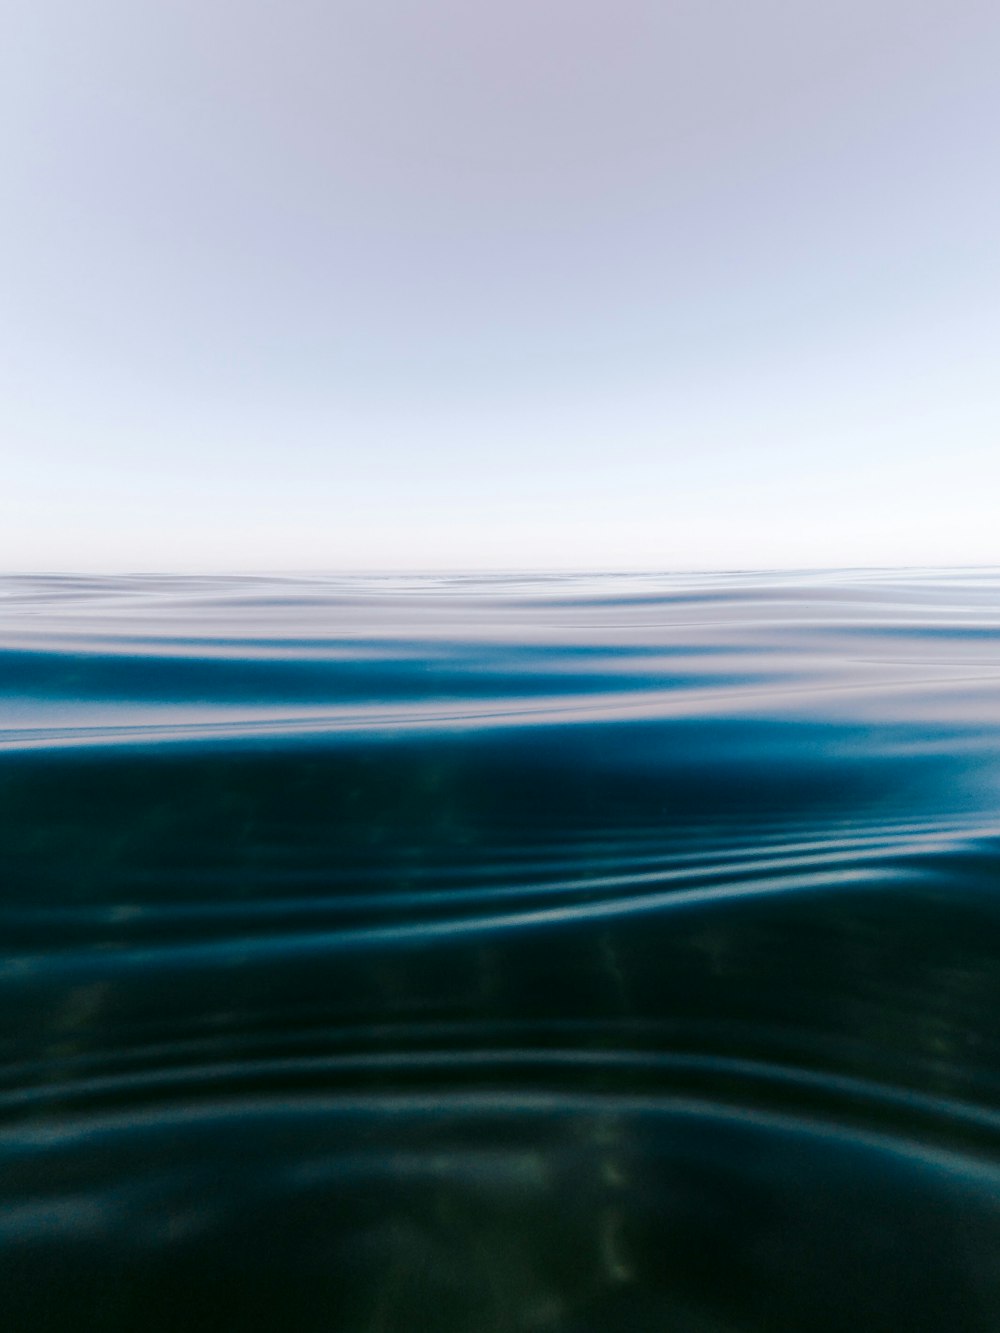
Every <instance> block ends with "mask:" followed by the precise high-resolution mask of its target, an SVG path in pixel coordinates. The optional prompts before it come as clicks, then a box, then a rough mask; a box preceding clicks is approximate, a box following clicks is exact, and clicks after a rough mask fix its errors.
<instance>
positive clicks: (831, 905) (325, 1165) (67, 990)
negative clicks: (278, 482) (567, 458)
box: [0, 571, 1000, 1333]
mask: <svg viewBox="0 0 1000 1333" xmlns="http://www.w3.org/2000/svg"><path fill="white" fill-rule="evenodd" d="M0 1058H2V1068H0V1308H2V1315H0V1318H2V1322H3V1327H4V1328H5V1329H9V1330H11V1333H36V1330H63V1329H71V1330H73V1333H90V1331H91V1330H93V1331H94V1333H96V1331H97V1330H100V1333H120V1331H122V1330H142V1331H143V1333H161V1331H162V1333H166V1331H167V1330H170V1331H171V1333H174V1331H175V1333H181V1331H182V1330H184V1333H189V1331H194V1333H200V1331H201V1330H206V1331H210V1330H218V1331H219V1333H223V1331H225V1333H230V1330H255V1331H256V1330H268V1333H275V1331H276V1330H290V1331H291V1333H297V1331H298V1330H310V1331H313V1330H315V1333H320V1330H322V1331H323V1333H330V1331H334V1333H335V1331H338V1330H345V1331H349V1333H420V1331H422V1330H429V1331H435V1333H436V1331H437V1330H441V1331H442V1333H451V1331H453V1330H454V1331H459V1330H461V1331H463V1333H464V1331H466V1330H469V1331H473V1333H490V1331H493V1330H496V1331H500V1330H503V1331H510V1333H515V1331H518V1333H520V1330H542V1331H544V1330H553V1331H556V1330H558V1331H560V1333H563V1331H572V1333H643V1331H645V1330H657V1331H659V1330H664V1331H666V1330H671V1333H757V1331H758V1330H759V1331H760V1333H803V1331H805V1330H809V1331H810V1333H824V1331H833V1330H843V1329H850V1330H852V1331H855V1330H859V1329H860V1330H866V1331H867V1330H877V1331H881V1330H884V1331H885V1333H914V1331H917V1330H926V1331H927V1333H969V1331H971V1330H996V1329H997V1328H998V1327H1000V575H998V574H996V573H995V572H990V571H950V572H949V571H931V572H923V573H912V574H900V573H893V574H885V573H877V572H876V573H872V572H868V573H857V572H848V573H837V572H831V573H825V574H815V573H808V574H795V575H792V574H782V575H753V576H751V575H743V574H733V575H711V576H707V575H706V576H699V577H695V576H667V575H662V576H653V575H650V576H643V577H635V576H628V577H625V576H580V577H558V578H548V577H524V576H521V577H504V578H488V579H483V578H473V577H469V578H458V577H448V578H430V577H424V578H392V577H387V576H379V577H374V576H373V577H365V578H360V577H359V578H350V579H348V578H339V579H338V578H318V577H317V578H310V579H283V578H233V579H209V578H199V579H193V578H192V579H187V578H148V577H141V578H118V579H84V578H55V577H46V578H29V577H20V578H8V579H6V580H4V581H2V583H0Z"/></svg>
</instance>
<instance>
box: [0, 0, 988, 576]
mask: <svg viewBox="0 0 1000 1333" xmlns="http://www.w3.org/2000/svg"><path fill="white" fill-rule="evenodd" d="M998 57H1000V10H998V9H997V8H996V6H991V5H987V4H984V3H977V2H976V0H957V3H953V4H948V5H945V4H944V3H943V2H941V0H931V2H929V3H923V4H916V5H914V4H907V5H904V4H902V3H901V0H872V2H871V3H861V0H847V3H844V4H840V5H837V6H829V7H815V6H807V7H801V8H799V7H793V8H788V7H783V6H780V5H777V4H775V3H773V0H750V3H744V4H739V3H736V0H708V3H704V2H703V3H699V4H697V5H695V4H692V3H679V4H672V5H662V4H660V3H654V0H625V2H624V3H623V4H620V5H617V6H614V7H613V8H612V7H610V6H601V5H598V4H595V3H592V0H585V2H584V3H576V4H572V5H571V4H569V3H568V0H541V3H539V2H538V0H533V2H532V3H528V0H513V2H512V3H511V4H508V5H505V6H503V7H502V8H493V7H484V6H468V5H460V4H458V3H457V0H428V3H427V4H426V5H423V6H420V7H416V6H413V5H411V4H408V3H406V0H381V2H380V3H375V4H372V3H371V2H370V0H369V2H368V3H366V4H362V3H360V0H337V2H336V3H333V4H329V5H319V4H316V3H315V0H292V3H290V4H288V5H285V6H282V7H280V9H279V8H277V7H274V6H271V5H269V4H266V3H264V0H248V3H245V4H243V5H240V6H238V7H237V6H235V5H233V4H232V3H226V2H225V0H217V2H215V3H213V2H212V0H208V2H207V3H206V2H205V0H201V2H200V3H198V4H195V3H194V0H172V3H170V4H167V3H165V0H149V3H147V4H144V5H142V6H139V7H136V6H131V5H127V4H125V3H124V0H83V3H74V4H70V3H69V0H34V3H32V4H31V5H29V4H28V3H27V2H26V0H16V2H15V4H14V5H13V7H12V12H11V16H10V18H9V20H8V41H7V43H6V47H5V51H4V53H3V54H2V55H0V76H2V77H0V89H2V91H0V104H2V105H3V109H4V115H3V117H2V120H0V126H2V128H0V163H2V168H3V181H4V198H5V204H6V207H5V209H4V222H3V224H2V226H3V233H2V234H3V245H2V248H0V256H2V259H0V263H2V265H3V286H4V292H5V300H4V310H3V313H2V315H0V351H2V360H0V366H2V369H0V439H2V440H3V448H2V453H0V571H9V572H11V573H18V572H34V571H51V572H56V571H59V572H65V573H72V572H77V571H78V572H81V573H91V572H94V573H97V572H107V573H119V572H121V573H124V572H137V573H141V572H177V573H189V572H192V573H193V572H196V571H204V572H206V573H215V572H219V573H222V572H233V573H239V572H244V571H246V572H253V571H260V572H264V571H273V572H289V573H292V572H300V571H301V572H308V571H321V570H333V571H344V572H349V571H352V570H356V571H358V572H366V571H371V572H381V571H389V570H397V571H406V570H413V571H415V572H416V571H427V572H442V573H446V572H449V571H459V570H468V571H470V572H472V571H491V570H497V571H503V570H510V571H521V570H528V569H532V570H552V571H564V570H599V569H609V570H611V569H620V570H637V571H648V570H677V571H690V572H696V571H705V572H712V571H717V570H727V569H729V570H735V569H744V570H751V569H760V570H765V569H772V570H778V569H804V568H812V569H822V568H907V567H925V568H926V567H943V566H976V567H989V566H991V565H995V564H996V563H998V545H997V541H996V537H995V535H994V533H995V529H996V521H995V517H994V513H993V510H994V508H995V505H994V499H993V496H994V491H995V490H996V489H997V487H998V486H1000V447H998V442H1000V394H998V393H997V390H996V368H995V367H996V364H997V360H998V353H1000V317H998V311H1000V257H998V253H997V246H996V234H997V224H998V214H1000V207H998V205H1000V183H998V180H997V172H996V169H995V162H996V160H997V155H998V148H1000V81H998V80H997V78H996V68H997V62H998Z"/></svg>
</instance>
